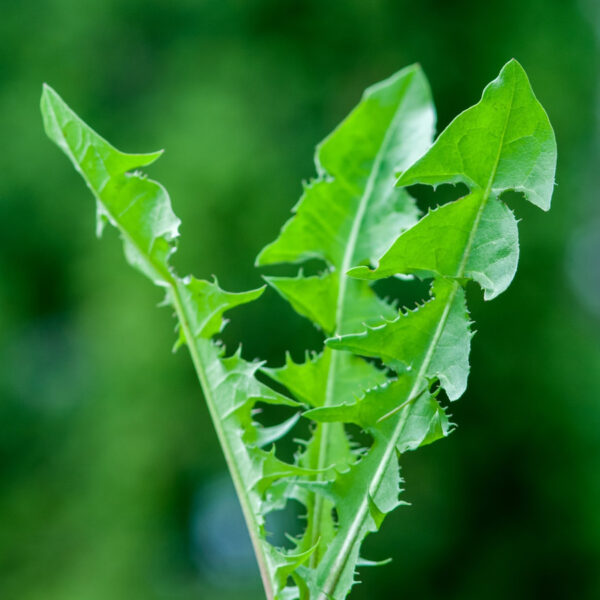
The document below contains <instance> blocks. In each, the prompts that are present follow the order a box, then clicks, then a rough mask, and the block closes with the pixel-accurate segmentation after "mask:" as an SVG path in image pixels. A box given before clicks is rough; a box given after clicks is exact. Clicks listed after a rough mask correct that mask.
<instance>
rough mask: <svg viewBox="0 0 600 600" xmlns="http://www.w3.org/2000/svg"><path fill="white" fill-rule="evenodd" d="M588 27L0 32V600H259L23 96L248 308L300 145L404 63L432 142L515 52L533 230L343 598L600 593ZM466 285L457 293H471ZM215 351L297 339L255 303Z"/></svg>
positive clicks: (313, 25)
mask: <svg viewBox="0 0 600 600" xmlns="http://www.w3.org/2000/svg"><path fill="white" fill-rule="evenodd" d="M599 18H600V14H599V11H598V3H597V1H596V0H588V1H587V2H586V1H584V0H582V1H576V0H571V1H569V0H502V1H499V0H488V1H487V2H479V1H476V0H456V1H454V2H449V1H448V0H439V1H436V0H421V1H420V2H408V1H404V0H397V1H392V0H372V1H364V0H363V1H359V0H327V1H322V0H321V1H318V0H305V1H282V0H280V1H276V0H256V1H252V0H214V1H202V0H173V1H172V2H164V1H159V0H86V1H85V2H80V1H76V0H37V1H35V2H34V1H30V0H23V1H21V2H10V3H9V2H3V3H2V18H1V19H0V136H1V139H2V146H3V147H2V149H1V150H0V228H1V233H2V235H1V236H0V244H1V246H2V250H1V252H0V327H1V332H2V335H1V344H0V358H1V360H0V396H1V398H0V598H2V599H3V600H4V599H6V600H13V599H17V600H38V599H42V598H43V599H44V600H100V599H102V600H106V599H111V600H121V599H122V600H142V599H143V600H153V599H157V600H158V599H160V600H163V599H164V600H188V599H189V600H192V599H208V600H229V599H231V600H233V599H239V598H244V599H249V600H254V599H259V598H260V597H261V593H260V584H259V582H258V576H257V573H256V569H255V566H254V559H253V557H252V555H251V551H250V546H249V542H248V540H247V534H246V533H245V531H244V529H243V524H242V521H241V516H240V513H239V509H238V507H237V504H236V499H235V497H234V496H233V492H232V488H231V486H230V484H229V483H228V480H227V478H226V476H225V474H224V462H223V459H222V456H221V454H220V450H219V448H218V446H217V441H216V438H215V436H214V434H213V432H212V428H211V425H210V423H209V417H208V413H207V411H206V409H205V407H204V405H203V401H202V398H201V397H200V394H199V392H198V389H197V386H196V382H195V378H194V374H193V372H192V369H191V366H190V364H189V361H188V358H187V356H186V354H185V352H179V353H177V354H175V355H172V354H171V353H170V348H171V345H172V342H173V339H174V336H173V327H174V323H173V320H172V319H171V318H170V315H169V313H168V311H166V310H165V309H157V308H156V304H157V303H158V302H159V301H160V300H161V296H160V292H158V291H157V290H156V289H153V288H152V286H151V285H150V284H149V283H147V281H146V280H144V279H143V278H142V277H141V276H140V275H139V274H137V273H135V272H133V271H132V270H131V269H130V268H128V267H127V266H126V265H125V262H124V260H123V259H122V255H121V247H120V244H119V243H118V242H117V240H116V236H115V235H113V232H107V235H106V236H105V237H106V239H104V240H102V242H98V241H97V240H96V239H95V238H94V206H93V201H92V198H91V196H90V194H89V193H88V192H87V190H86V189H85V187H84V185H83V182H82V181H81V180H80V178H79V177H78V176H77V175H76V174H75V172H74V171H73V169H72V168H71V166H70V165H69V164H68V163H67V160H66V159H65V157H64V156H63V155H62V154H61V153H60V152H59V151H58V150H57V149H56V148H55V147H54V146H52V145H51V143H50V142H49V141H48V140H47V139H46V138H45V137H44V135H43V132H42V126H41V119H40V116H39V110H38V100H39V94H40V92H41V84H42V82H43V81H47V82H48V83H50V84H51V85H53V86H54V87H55V88H56V89H57V90H58V91H59V92H60V93H61V94H62V95H63V97H64V98H65V99H66V101H67V102H69V103H70V104H71V105H72V106H73V107H74V108H75V110H77V111H78V112H79V113H80V114H81V115H82V116H83V117H84V118H85V119H86V120H87V121H88V122H89V123H91V124H92V125H93V126H94V127H95V128H96V129H97V130H98V131H100V132H101V133H102V134H103V135H105V136H106V137H107V138H108V139H110V140H111V141H113V142H114V143H115V144H116V145H117V146H118V147H120V148H121V149H124V150H127V151H132V152H133V151H150V150H155V149H157V148H161V147H164V148H166V150H167V152H166V154H165V156H164V157H163V158H162V159H161V160H160V161H159V162H158V163H157V164H156V165H155V166H153V167H152V168H151V170H150V175H151V176H152V177H153V178H155V179H159V180H160V181H162V182H163V183H164V184H165V185H166V186H167V188H168V189H169V190H170V192H171V196H172V198H173V202H174V205H175V210H176V212H177V213H178V215H179V216H180V217H181V218H182V220H183V226H182V228H181V232H182V239H181V244H180V250H179V252H178V254H177V256H176V259H175V262H176V264H177V266H178V269H179V270H180V272H182V273H185V272H193V273H194V274H196V275H197V276H200V277H207V276H209V275H211V274H212V273H216V274H218V276H219V280H220V282H221V283H222V285H223V286H224V287H226V288H227V289H232V290H241V289H246V288H248V287H249V286H256V285H258V284H259V283H260V273H259V272H258V271H257V270H256V269H254V268H253V259H254V256H255V255H256V254H257V252H258V250H259V249H260V248H261V247H262V246H263V245H264V244H265V243H266V242H268V241H270V240H272V239H273V238H274V237H275V236H276V233H277V231H278V230H279V227H280V226H281V224H282V223H283V222H284V220H285V219H287V218H288V215H289V210H290V208H291V206H292V205H293V204H294V203H295V201H296V199H297V198H298V196H299V194H300V190H301V187H300V182H301V180H302V179H305V178H309V177H311V176H312V175H313V174H314V166H313V163H312V154H313V147H314V145H315V144H316V142H318V141H319V140H320V139H322V138H323V137H324V136H325V135H326V134H327V133H328V132H329V131H330V130H331V129H332V128H333V127H334V126H335V125H336V124H337V123H338V122H339V121H340V120H341V119H342V118H343V117H344V116H345V115H346V114H347V112H348V111H349V110H350V109H351V107H352V106H353V105H354V104H355V103H356V102H357V101H358V99H359V96H360V94H361V92H362V90H363V89H364V88H365V87H366V86H367V85H369V84H371V83H373V82H375V81H378V80H380V79H382V78H384V77H387V76H388V75H390V74H391V73H393V72H394V71H396V70H398V69H399V68H401V67H403V66H405V65H407V64H409V63H412V62H415V61H419V62H420V63H421V64H422V65H423V67H424V69H425V71H426V73H427V74H428V76H429V78H430V81H431V85H432V88H433V92H434V96H435V100H436V104H437V106H438V115H439V128H442V127H444V126H445V125H446V124H447V123H448V122H449V120H450V119H451V118H452V117H453V116H454V115H455V114H456V113H457V112H458V111H460V110H462V109H464V108H466V107H467V106H470V105H471V104H473V103H475V102H476V101H477V100H478V98H479V95H480V93H481V90H482V88H483V86H484V85H485V84H486V83H487V82H488V81H490V80H491V79H493V78H494V77H495V76H496V74H497V73H498V71H499V69H500V67H501V66H502V64H504V63H505V62H506V61H507V60H508V59H509V58H511V57H513V56H514V57H516V58H518V59H519V61H520V62H521V63H522V64H523V65H524V67H525V68H526V70H527V71H528V73H529V76H530V79H531V81H532V84H533V87H534V89H535V91H536V94H537V95H538V97H539V98H540V100H541V102H542V104H543V105H544V106H545V107H546V109H547V111H548V113H549V115H550V119H551V121H552V123H553V125H554V127H555V130H556V134H557V139H558V148H559V165H558V176H557V182H558V186H557V188H556V194H555V197H554V207H553V209H552V211H551V212H550V213H549V214H542V213H541V212H540V211H537V210H535V209H534V208H530V207H528V206H526V205H525V203H524V202H522V201H520V200H519V199H516V200H514V201H513V202H512V205H513V207H515V208H516V211H517V214H518V216H520V217H522V218H523V221H522V223H521V225H520V232H521V248H522V259H521V266H520V270H519V272H518V274H517V277H516V280H515V282H514V283H513V286H512V287H511V289H510V290H509V291H508V292H507V293H506V294H503V295H502V296H501V297H500V298H498V299H497V300H496V301H494V302H493V303H490V304H489V305H487V304H486V305H485V306H484V305H483V302H482V301H481V300H480V299H479V296H480V294H477V293H471V298H470V305H471V307H472V313H473V316H474V318H475V320H476V322H477V329H478V331H479V332H478V334H477V336H476V337H475V339H474V344H473V353H472V366H473V368H472V376H471V381H470V389H469V392H468V394H467V395H466V396H465V397H464V398H463V399H461V401H460V402H458V403H457V404H456V405H454V406H453V407H452V408H453V410H452V412H453V416H454V421H456V422H457V423H458V424H459V429H458V431H457V432H456V433H455V434H454V435H452V436H451V437H450V438H449V439H448V440H444V441H442V442H439V443H438V444H435V445H433V446H432V447H428V448H425V449H423V450H419V452H416V453H414V454H413V455H407V456H406V459H405V460H404V476H405V478H406V488H407V490H406V492H405V495H404V499H405V500H408V501H410V502H411V503H413V506H412V507H406V508H403V509H400V510H398V511H397V512H395V513H394V514H393V515H392V516H390V517H389V518H388V519H387V520H386V522H385V524H384V527H383V531H382V532H381V533H380V534H378V535H377V536H372V537H371V538H369V539H368V541H367V544H366V546H367V547H366V553H367V556H368V557H369V558H372V559H382V558H385V557H387V556H391V557H392V558H393V559H394V562H393V564H392V565H391V566H388V567H385V568H379V569H371V570H365V571H364V572H363V574H362V577H361V579H362V581H363V582H364V583H363V585H360V586H358V587H357V588H356V589H355V592H354V594H353V596H352V597H353V598H355V599H356V600H360V599H366V598H369V599H371V600H373V599H375V598H377V599H379V600H384V599H385V600H387V599H390V600H395V599H396V598H403V599H421V598H426V599H437V598H443V599H452V600H453V599H459V598H460V599H461V600H470V599H480V598H483V597H485V598H486V599H487V600H495V599H498V600H500V599H506V598H511V599H512V600H518V599H531V598H560V599H562V598H569V599H570V598H577V599H584V600H587V599H590V600H591V599H597V598H600V209H599V206H598V198H599V194H598V187H599V184H600V177H599V171H600V156H599V148H600V143H599V127H598V116H599V107H600V102H599V93H598V91H599V88H598V85H599V78H598V74H599V70H600V60H599V52H598V44H599V38H598V34H599V33H600V23H599ZM474 291H475V290H471V292H474ZM232 316H233V321H232V323H231V324H230V325H229V326H228V328H227V330H226V333H225V339H226V342H227V344H228V346H229V347H230V348H232V347H233V346H234V345H235V344H237V343H238V341H239V340H244V352H245V355H246V356H247V357H253V356H261V357H263V358H266V359H268V360H269V361H270V363H271V364H273V365H277V364H281V361H282V356H283V352H284V350H285V349H286V348H288V347H291V348H292V350H293V354H294V355H295V356H296V357H299V356H300V355H301V354H302V352H303V350H304V348H307V347H309V348H314V347H317V346H318V344H319V336H318V334H317V332H316V331H315V330H314V328H313V327H312V326H311V325H310V323H308V322H305V321H303V320H302V319H300V318H299V317H297V316H295V315H294V314H293V313H292V311H291V310H290V309H289V307H288V306H287V305H286V304H285V303H284V302H283V301H281V300H279V299H278V298H277V297H276V296H275V294H274V293H272V292H268V293H267V294H266V295H265V296H264V298H263V300H261V301H260V302H257V303H255V304H253V305H252V306H249V307H247V308H243V309H240V310H238V311H237V312H236V313H234V314H233V315H232Z"/></svg>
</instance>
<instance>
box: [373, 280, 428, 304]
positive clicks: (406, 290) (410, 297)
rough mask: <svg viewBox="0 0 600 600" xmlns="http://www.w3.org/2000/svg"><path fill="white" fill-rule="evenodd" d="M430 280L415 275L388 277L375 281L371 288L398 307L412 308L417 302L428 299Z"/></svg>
mask: <svg viewBox="0 0 600 600" xmlns="http://www.w3.org/2000/svg"><path fill="white" fill-rule="evenodd" d="M430 287H431V280H421V279H418V278H417V277H413V278H412V279H399V278H398V277H388V278H387V279H380V280H379V281H376V282H375V285H374V286H373V289H374V290H375V291H376V292H377V295H378V296H380V297H382V298H388V299H389V300H390V301H391V302H393V303H394V305H395V306H397V307H398V308H403V309H404V308H408V309H410V310H413V309H414V308H415V306H416V305H417V303H419V304H421V303H423V301H425V300H428V299H429V296H430V293H429V289H430Z"/></svg>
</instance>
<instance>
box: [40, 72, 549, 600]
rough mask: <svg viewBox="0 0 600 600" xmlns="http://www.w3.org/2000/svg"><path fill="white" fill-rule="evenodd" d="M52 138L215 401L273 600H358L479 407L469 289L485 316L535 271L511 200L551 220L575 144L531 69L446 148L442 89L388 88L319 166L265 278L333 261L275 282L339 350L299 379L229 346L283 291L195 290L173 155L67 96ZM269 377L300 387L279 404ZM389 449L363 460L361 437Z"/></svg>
mask: <svg viewBox="0 0 600 600" xmlns="http://www.w3.org/2000/svg"><path fill="white" fill-rule="evenodd" d="M42 112H43V116H44V124H45V128H46V131H47V133H48V135H49V136H50V137H51V139H52V140H54V141H55V142H56V143H57V144H58V145H59V146H60V147H61V149H62V150H63V151H64V152H65V153H66V154H67V156H68V157H69V158H70V159H71V161H72V162H73V165H74V166H75V168H76V169H77V170H78V171H79V172H80V173H81V175H82V176H83V177H84V179H85V181H86V183H87V185H88V187H89V188H90V189H91V191H92V193H93V194H94V196H95V198H96V203H97V215H98V231H99V232H101V231H102V228H103V226H104V224H105V223H109V224H111V225H113V226H115V227H116V228H117V229H118V230H119V231H120V233H121V237H122V240H123V244H124V251H125V255H126V257H127V260H128V261H129V262H130V263H131V264H132V266H134V267H135V268H137V269H138V270H140V271H141V272H142V273H144V274H145V275H146V276H147V277H149V278H150V279H151V280H152V281H153V282H154V283H155V284H156V285H158V286H160V287H163V288H164V289H165V291H166V302H167V303H168V304H169V305H171V306H172V307H173V308H174V309H175V312H176V315H177V318H178V322H179V338H178V341H177V345H179V344H186V345H187V346H188V349H189V351H190V354H191V357H192V360H193V362H194V366H195V368H196V371H197V373H198V377H199V380H200V383H201V386H202V389H203V391H204V396H205V399H206V401H207V405H208V408H209V411H210V414H211V417H212V419H213V422H214V425H215V429H216V431H217V434H218V437H219V440H220V443H221V445H222V447H223V450H224V454H225V458H226V460H227V463H228V467H229V469H230V472H231V474H232V478H233V480H234V484H235V486H236V491H237V493H238V496H239V498H240V502H241V505H242V509H243V512H244V516H245V518H246V522H247V525H248V529H249V532H250V536H251V538H252V542H253V545H254V549H255V552H256V555H257V558H258V562H259V566H260V569H261V575H262V578H263V583H264V586H265V591H266V595H267V598H268V599H269V600H271V599H277V600H294V599H298V598H299V599H300V600H328V599H329V600H330V599H333V600H342V599H343V598H346V597H347V595H348V594H349V592H350V590H351V588H352V586H353V584H354V583H355V582H356V576H357V569H358V567H361V566H367V565H372V564H378V563H373V562H371V561H368V560H365V559H364V558H363V557H362V556H361V555H360V548H361V544H362V542H363V540H364V538H365V537H366V536H367V535H368V534H369V533H371V532H374V531H376V530H378V529H379V527H380V526H381V523H382V521H383V520H384V518H385V516H386V515H387V514H388V513H389V512H390V511H392V510H393V509H394V508H396V507H397V506H399V505H400V504H403V502H402V501H401V500H400V492H401V488H400V486H401V481H402V480H401V477H400V464H399V458H400V457H401V455H402V453H404V452H406V451H409V450H414V449H416V448H418V447H420V446H423V445H426V444H430V443H432V442H434V441H436V440H438V439H440V438H442V437H445V436H447V435H448V434H449V433H450V431H451V430H452V425H451V423H450V422H449V419H448V416H447V414H446V411H445V409H444V407H443V404H445V403H446V401H454V400H456V399H458V398H459V397H460V396H461V395H462V394H463V393H464V391H465V389H466V386H467V379H468V374H469V351H470V340H471V337H472V330H471V323H470V320H469V314H468V310H467V304H466V296H465V286H466V284H467V282H468V281H469V280H473V281H475V282H477V283H478V284H479V286H480V287H481V288H482V290H483V294H484V297H485V299H492V298H494V297H496V296H497V295H498V294H500V293H501V292H502V291H504V290H505V289H506V288H507V287H508V285H509V284H510V282H511V281H512V279H513V277H514V274H515V271H516V267H517V262H518V231H517V222H516V219H515V217H514V215H513V213H512V211H511V210H510V209H509V208H508V207H507V205H506V204H505V203H504V201H503V200H502V198H501V196H502V194H503V193H504V192H505V191H508V190H515V191H517V192H521V193H522V195H523V197H524V198H525V199H527V200H529V201H530V202H532V203H533V204H535V205H537V206H539V207H540V208H542V209H543V210H548V209H549V207H550V198H551V194H552V189H553V186H554V171H555V164H556V144H555V139H554V133H553V131H552V128H551V126H550V123H549V121H548V118H547V116H546V114H545V112H544V110H543V108H542V107H541V105H540V104H539V102H538V101H537V99H536V98H535V96H534V95H533V92H532V90H531V87H530V84H529V81H528V79H527V76H526V75H525V72H524V71H523V69H522V67H521V66H520V65H519V64H518V63H517V62H516V61H514V60H512V61H510V62H509V63H507V64H506V65H505V67H504V68H503V69H502V71H501V72H500V74H499V76H498V77H497V78H496V79H495V80H494V81H492V82H491V83H490V84H489V85H488V86H487V87H486V88H485V90H484V92H483V96H482V98H481V100H480V102H479V103H478V104H476V105H475V106H473V107H471V108H469V109H468V110H466V111H464V112H463V113H461V114H460V115H459V116H458V117H456V119H454V121H452V122H451V123H450V125H448V127H447V128H446V129H445V130H444V131H443V132H442V133H441V134H440V135H439V136H438V138H437V139H436V140H435V142H433V143H432V139H433V134H434V127H435V111H434V107H433V103H432V99H431V93H430V90H429V85H428V83H427V80H426V78H425V76H424V74H423V73H422V71H421V69H420V67H418V66H411V67H408V68H406V69H403V70H402V71H399V72H398V73H396V74H395V75H393V76H392V77H390V78H389V79H387V80H385V81H383V82H381V83H379V84H377V85H375V86H372V87H371V88H369V89H367V90H366V92H365V93H364V95H363V97H362V99H361V101H360V102H359V104H358V105H357V106H356V108H355V109H354V110H353V111H352V112H351V113H350V115H349V116H348V117H347V118H346V119H345V120H344V121H343V122H342V123H341V124H340V125H339V126H338V127H337V128H336V129H335V130H334V131H333V133H332V134H331V135H329V136H328V137H327V138H326V139H325V140H324V141H323V142H322V143H321V144H319V146H318V147H317V151H316V155H315V163H316V169H317V177H316V178H315V179H314V180H312V181H310V182H309V183H308V184H306V185H305V187H304V193H303V195H302V197H301V199H300V201H299V202H298V204H297V205H296V207H295V208H294V215H293V216H292V218H291V219H290V220H289V221H288V222H287V223H286V224H285V225H284V227H283V228H282V230H281V233H280V235H279V237H278V238H277V239H276V240H275V241H274V242H272V243H271V244H269V245H267V246H266V247H265V248H264V249H263V250H262V252H261V253H260V254H259V256H258V257H257V260H256V263H257V265H258V266H268V265H272V264H276V263H292V264H298V265H301V264H302V263H304V262H306V261H309V260H314V259H317V260H318V261H320V263H321V265H322V267H321V268H322V272H321V273H320V274H318V275H313V276H305V275H304V274H303V272H302V270H301V267H299V271H298V274H297V276H296V277H275V276H265V280H266V281H267V283H268V285H269V286H270V287H271V288H273V289H274V290H275V291H276V292H277V293H278V294H280V295H281V296H282V297H283V298H284V299H285V300H287V301H288V302H289V303H290V304H291V305H292V307H293V308H294V309H295V310H296V311H297V312H298V313H299V314H300V315H302V316H304V317H306V318H308V319H309V320H310V321H312V322H313V323H314V324H315V325H316V326H317V327H318V328H319V329H320V330H321V331H322V332H323V338H324V346H323V350H322V352H320V353H318V354H314V355H307V356H306V359H305V360H304V362H300V363H295V362H294V361H293V360H292V359H291V358H290V357H289V356H287V357H286V359H285V364H284V365H283V366H282V367H279V368H272V367H271V368H267V367H266V366H265V365H264V364H262V363H259V362H248V361H246V360H245V359H243V358H242V357H241V354H240V352H239V351H238V352H236V353H234V354H233V355H231V356H226V353H225V351H224V349H223V348H222V347H221V346H220V345H219V344H218V343H217V342H215V341H214V340H213V338H214V336H216V335H218V334H219V332H220V331H221V330H222V328H223V326H224V320H223V314H224V313H225V312H226V311H228V310H230V309H232V308H234V307H235V306H238V305H240V304H244V303H247V302H251V301H253V300H255V299H257V298H258V297H259V296H260V295H261V294H262V292H263V289H262V288H260V289H257V290H252V291H249V292H243V293H240V294H233V293H229V292H225V291H224V290H222V289H221V288H220V287H219V286H218V284H217V282H216V281H214V282H208V281H201V280H198V279H195V278H194V277H192V276H187V277H183V278H182V277H179V276H177V275H176V274H175V272H174V271H173V268H172V267H171V266H170V264H169V257H170V255H171V254H172V253H173V252H174V250H175V239H176V238H177V235H178V226H179V220H178V219H177V217H176V216H175V214H174V213H173V210H172V208H171V202H170V199H169V196H168V194H167V192H166V190H165V189H164V188H163V187H162V186H161V185H160V184H158V183H156V182H154V181H152V180H150V179H147V178H146V177H145V175H143V174H141V173H140V172H139V171H137V170H136V169H139V168H142V167H145V166H148V165H150V164H151V163H152V162H153V161H155V160H156V159H157V158H158V157H159V156H160V154H161V153H160V152H158V153H152V154H139V155H134V154H124V153H121V152H119V151H118V150H116V149H115V148H114V147H112V146H111V145H110V144H108V142H106V141H105V140H104V139H102V138H101V137H100V136H99V135H98V134H96V133H95V132H94V131H93V130H91V129H90V128H89V127H88V126H87V125H85V123H83V121H81V120H80V119H79V118H78V117H77V116H76V115H75V114H74V113H73V112H72V111H71V110H70V109H69V108H68V107H67V105H66V104H65V103H64V102H63V101H62V100H61V99H60V97H59V96H58V95H57V94H56V92H54V91H53V90H52V89H51V88H49V87H47V86H46V87H45V88H44V92H43V95H42ZM416 183H422V184H427V185H432V186H437V185H440V184H447V183H450V184H456V183H464V184H466V185H467V187H468V189H469V193H468V195H467V196H465V197H464V198H461V199H459V200H457V201H455V202H451V203H448V204H445V205H443V206H440V207H437V208H436V209H434V210H431V211H429V212H428V213H427V214H425V215H424V216H423V215H421V213H420V211H419V209H418V207H417V205H416V202H415V200H414V199H413V198H412V197H411V196H410V194H409V192H408V191H407V190H406V187H407V186H410V185H413V184H416ZM392 276H409V277H418V278H421V279H427V280H430V283H431V285H430V291H429V294H428V295H427V297H426V298H423V299H422V302H421V303H419V304H417V305H416V306H414V307H413V308H411V309H402V310H399V309H398V308H397V307H396V306H395V305H394V304H392V303H390V302H389V301H388V300H385V299H382V298H380V297H379V296H378V295H377V294H376V292H375V291H374V289H373V287H372V282H373V281H374V280H378V279H382V278H386V277H392ZM259 370H261V371H262V372H263V373H264V374H266V375H267V376H268V377H269V378H271V379H272V380H273V381H276V382H277V383H278V384H280V385H282V386H284V387H285V389H286V390H287V391H288V392H289V395H282V394H280V393H277V392H275V391H274V390H273V389H271V388H270V387H269V386H267V385H265V384H264V383H261V382H260V381H259V380H258V379H257V378H256V376H255V375H256V373H257V371H259ZM256 403H263V404H283V405H287V406H290V410H291V411H294V410H295V413H294V414H292V415H291V416H290V417H289V418H288V419H287V420H286V421H284V422H283V423H281V424H280V425H277V426H274V427H270V428H264V427H262V426H260V425H259V424H258V423H256V422H255V421H254V419H253V414H254V409H255V406H256ZM300 410H303V416H304V418H306V419H310V420H311V422H312V423H313V425H312V429H311V435H310V438H309V439H308V440H306V441H305V442H304V443H303V446H302V450H301V451H300V452H299V453H298V455H297V456H296V458H295V460H294V462H293V463H285V462H283V461H281V460H279V459H278V458H277V457H276V455H275V452H274V449H273V446H272V444H273V442H275V441H276V440H278V439H279V438H280V437H281V436H283V435H285V434H287V433H288V432H289V431H290V429H291V428H292V427H293V426H294V424H295V423H296V421H297V419H298V411H300ZM350 424H352V425H353V426H358V427H360V428H361V429H362V430H364V431H365V432H367V433H368V434H369V435H368V437H369V438H370V439H371V440H372V441H371V443H370V444H369V445H368V446H367V447H361V446H359V445H358V444H357V443H356V442H355V441H354V440H353V439H352V438H351V435H350V434H349V429H348V425H350ZM289 499H294V500H297V501H299V502H301V503H302V504H303V505H304V507H305V510H306V528H305V530H304V532H303V533H302V534H301V535H300V536H299V537H298V538H294V539H293V548H292V549H290V550H283V549H280V548H275V547H274V546H272V545H271V544H270V543H269V542H268V541H267V534H266V531H265V527H264V522H265V516H266V515H267V514H268V513H269V512H270V511H271V510H275V509H280V508H283V507H284V506H285V503H286V502H287V501H288V500H289Z"/></svg>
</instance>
